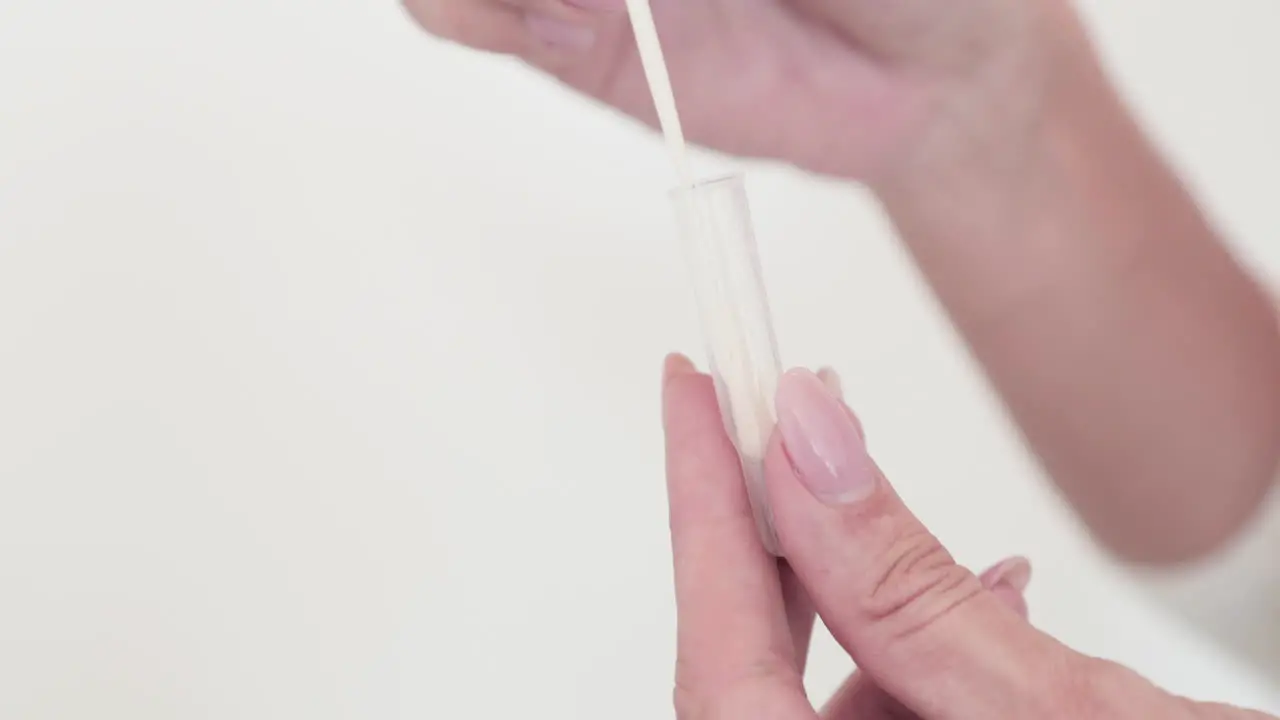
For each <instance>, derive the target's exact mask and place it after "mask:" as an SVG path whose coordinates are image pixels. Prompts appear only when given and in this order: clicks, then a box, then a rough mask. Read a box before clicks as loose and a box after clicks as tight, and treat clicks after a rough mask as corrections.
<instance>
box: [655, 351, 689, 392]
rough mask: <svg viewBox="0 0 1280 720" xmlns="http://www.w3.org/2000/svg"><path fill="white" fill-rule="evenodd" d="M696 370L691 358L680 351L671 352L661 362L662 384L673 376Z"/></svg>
mask: <svg viewBox="0 0 1280 720" xmlns="http://www.w3.org/2000/svg"><path fill="white" fill-rule="evenodd" d="M697 371H698V368H697V367H695V366H694V364H693V361H692V360H690V359H689V358H687V357H685V356H684V355H681V354H680V353H671V354H670V355H668V356H667V359H666V361H665V362H663V363H662V384H663V385H666V384H667V383H668V382H670V381H671V378H673V377H677V376H679V375H688V374H689V373H694V372H697Z"/></svg>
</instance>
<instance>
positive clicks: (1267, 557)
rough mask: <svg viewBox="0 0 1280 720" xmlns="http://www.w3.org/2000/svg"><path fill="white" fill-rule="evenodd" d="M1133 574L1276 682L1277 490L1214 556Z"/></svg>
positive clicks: (1279, 668)
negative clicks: (1178, 567) (1184, 564)
mask: <svg viewBox="0 0 1280 720" xmlns="http://www.w3.org/2000/svg"><path fill="white" fill-rule="evenodd" d="M1134 572H1135V574H1136V575H1137V576H1138V578H1139V580H1140V584H1141V585H1142V586H1144V587H1145V589H1146V590H1148V591H1149V592H1150V593H1152V594H1153V595H1155V596H1156V597H1157V598H1158V600H1160V601H1162V602H1164V603H1165V604H1167V605H1168V606H1171V607H1172V608H1173V610H1174V611H1175V612H1177V613H1178V614H1180V615H1182V616H1183V617H1185V618H1187V619H1188V620H1190V621H1191V622H1192V623H1194V624H1195V625H1196V626H1198V627H1199V628H1201V629H1202V630H1204V631H1206V632H1207V633H1208V634H1210V635H1211V636H1212V637H1213V638H1214V639H1215V640H1217V641H1218V642H1220V643H1221V644H1222V645H1223V646H1224V647H1225V648H1226V649H1227V650H1229V651H1231V652H1234V653H1236V654H1238V655H1240V656H1241V657H1243V658H1245V659H1247V660H1249V661H1251V662H1253V663H1254V664H1256V665H1258V666H1259V667H1260V669H1262V671H1263V672H1264V673H1267V674H1268V675H1269V676H1270V677H1272V678H1273V679H1275V680H1277V681H1280V489H1277V491H1276V492H1272V493H1271V496H1270V498H1269V499H1268V500H1267V502H1266V503H1265V505H1264V507H1263V508H1262V510H1261V512H1260V513H1259V514H1258V516H1257V517H1256V519H1255V520H1254V521H1253V523H1251V525H1250V527H1249V528H1247V529H1246V530H1245V532H1244V533H1243V534H1242V535H1241V536H1239V537H1238V538H1236V540H1235V541H1233V542H1232V544H1231V545H1230V546H1229V547H1228V548H1226V549H1225V550H1224V551H1223V552H1221V553H1219V554H1218V555H1216V556H1215V557H1212V558H1209V559H1208V560H1206V561H1204V562H1201V563H1198V564H1196V565H1195V566H1192V567H1186V568H1180V569H1176V570H1159V571H1156V570H1151V569H1139V570H1135V571H1134Z"/></svg>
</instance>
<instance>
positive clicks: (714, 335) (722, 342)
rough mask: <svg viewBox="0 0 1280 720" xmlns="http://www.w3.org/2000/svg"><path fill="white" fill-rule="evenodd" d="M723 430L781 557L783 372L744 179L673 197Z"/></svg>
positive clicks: (769, 544)
mask: <svg viewBox="0 0 1280 720" xmlns="http://www.w3.org/2000/svg"><path fill="white" fill-rule="evenodd" d="M671 197H672V200H673V202H674V204H675V210H676V217H677V220H678V221H679V225H680V234H681V239H682V244H683V246H684V248H685V254H686V257H687V260H688V265H689V271H690V274H691V275H692V279H693V285H694V292H695V295H696V297H697V303H698V311H699V315H700V316H701V325H702V332H703V335H704V337H705V341H706V344H707V355H708V361H709V363H710V368H709V369H710V372H711V376H712V378H713V379H714V380H715V386H716V398H717V400H718V402H719V404H720V413H721V416H722V417H723V419H724V425H725V430H727V431H728V434H729V437H730V439H732V440H733V444H734V446H735V447H736V448H737V450H738V455H739V457H740V458H741V460H742V471H743V476H744V478H745V480H746V483H747V494H748V496H749V497H750V499H751V507H752V510H753V511H754V513H755V519H756V526H757V527H758V528H759V530H760V538H761V540H762V542H763V543H764V546H765V548H766V549H767V550H768V551H769V552H770V553H773V554H774V555H778V554H779V549H778V539H777V535H776V533H775V532H774V529H773V513H772V511H771V510H770V508H769V499H768V493H767V490H766V488H765V482H764V454H765V451H766V450H767V449H768V445H769V439H770V436H771V435H772V433H773V428H774V425H775V423H776V422H777V413H776V410H775V408H774V394H775V392H776V391H777V385H778V377H779V375H780V374H781V372H782V365H781V362H780V360H779V358H778V347H777V340H776V339H775V337H774V333H773V322H772V320H771V317H770V313H769V302H768V298H767V296H766V294H765V290H764V281H763V278H762V276H761V272H760V260H759V254H758V252H757V249H756V239H755V231H754V229H753V227H752V222H751V212H750V208H749V207H748V203H747V193H746V186H745V184H744V180H743V176H742V175H741V174H735V175H729V176H726V177H722V178H718V179H714V180H708V181H705V182H700V183H697V184H694V185H691V186H687V187H681V188H677V189H676V190H674V191H673V192H672V195H671Z"/></svg>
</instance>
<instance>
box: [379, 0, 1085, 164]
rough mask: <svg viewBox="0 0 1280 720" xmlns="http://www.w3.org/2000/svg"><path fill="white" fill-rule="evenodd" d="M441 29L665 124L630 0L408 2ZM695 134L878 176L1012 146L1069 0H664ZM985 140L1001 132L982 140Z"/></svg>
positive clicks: (723, 145) (682, 96)
mask: <svg viewBox="0 0 1280 720" xmlns="http://www.w3.org/2000/svg"><path fill="white" fill-rule="evenodd" d="M405 2H406V6H407V8H408V9H409V11H410V13H411V14H412V15H413V16H414V17H415V18H416V19H417V20H418V21H419V22H420V23H421V24H422V25H423V26H424V27H426V28H427V29H428V30H429V31H431V32H433V33H435V34H437V35H440V36H442V37H445V38H447V39H450V40H453V41H456V42H460V43H463V44H466V45H470V46H473V47H476V48H480V49H484V50H488V51H494V52H499V53H507V54H513V55H517V56H519V57H521V58H523V59H524V60H526V61H528V62H530V63H532V64H534V65H536V66H538V67H541V68H543V69H545V70H547V71H548V72H551V73H552V74H554V75H556V76H557V77H559V78H560V79H561V80H562V81H564V82H565V83H567V84H568V85H570V86H572V87H574V88H576V89H578V90H580V91H582V92H584V93H587V94H589V95H591V96H594V97H596V98H598V99H600V100H603V101H604V102H606V103H608V104H610V105H613V106H615V107H617V108H619V109H621V110H622V111H624V112H626V113H628V114H630V115H633V116H635V117H638V118H640V119H642V120H644V121H646V122H648V123H650V124H652V123H653V122H654V121H655V115H654V112H653V106H652V102H651V100H650V97H649V94H648V88H647V85H646V84H645V80H644V76H643V73H642V69H641V66H640V62H639V58H638V56H637V53H636V49H635V40H634V37H633V35H632V34H631V28H630V24H629V22H628V19H627V17H626V12H625V4H624V0H405ZM652 4H653V11H654V16H655V19H656V21H657V23H658V26H659V33H660V34H661V36H662V40H663V45H664V49H665V51H666V56H667V62H668V64H669V66H670V71H671V76H672V82H673V85H674V88H675V92H676V95H677V101H678V103H679V106H680V110H681V113H682V116H683V120H684V123H685V125H686V128H685V130H686V134H687V135H688V136H689V137H690V139H692V140H694V141H696V142H700V143H703V144H706V145H708V146H711V147H714V148H717V149H719V150H723V151H726V152H730V153H734V154H739V155H750V156H762V157H769V158H775V159H781V160H785V161H788V162H792V163H795V164H797V165H800V166H802V167H805V168H808V169H810V170H814V171H817V172H824V173H830V174H837V175H844V176H847V177H854V178H858V179H865V180H875V179H879V178H882V177H887V176H888V175H890V174H892V173H893V172H895V171H896V170H899V169H901V168H903V167H904V166H907V165H910V164H912V163H913V161H914V160H916V159H917V158H918V157H919V156H920V155H921V154H927V155H938V154H942V155H946V154H949V153H955V152H958V151H959V152H964V153H965V154H972V153H973V152H975V151H974V150H973V149H972V148H969V149H965V150H959V149H958V148H956V147H955V146H957V145H973V144H974V143H975V138H976V136H977V135H979V134H982V135H984V136H987V137H991V138H993V139H996V140H998V141H999V144H1000V146H1001V147H1012V146H1014V145H1016V143H1015V142H1013V139H1014V137H1015V136H1016V135H1017V134H1019V132H1021V131H1022V129H1024V128H1029V127H1030V126H1031V125H1032V124H1033V122H1032V118H1034V116H1035V106H1036V105H1037V102H1038V98H1039V96H1040V95H1041V88H1042V86H1043V85H1044V82H1045V81H1044V72H1045V66H1046V64H1047V57H1048V56H1049V55H1050V54H1051V49H1052V47H1053V43H1051V42H1049V40H1050V39H1051V38H1052V37H1053V36H1054V35H1055V34H1056V33H1057V32H1058V31H1059V30H1061V28H1062V27H1064V26H1069V25H1071V24H1072V23H1070V22H1069V21H1068V22H1065V23H1064V22H1063V20H1064V13H1065V6H1064V3H1063V0H952V1H950V2H942V3H939V2H928V1H926V0H896V1H895V2H885V1H884V0H759V1H752V2H743V1H742V0H696V1H691V0H653V3H652ZM978 144H985V143H978Z"/></svg>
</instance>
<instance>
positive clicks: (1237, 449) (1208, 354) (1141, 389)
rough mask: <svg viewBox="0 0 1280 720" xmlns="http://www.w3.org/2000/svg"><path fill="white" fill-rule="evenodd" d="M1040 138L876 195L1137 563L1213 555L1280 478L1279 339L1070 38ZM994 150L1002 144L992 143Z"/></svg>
mask: <svg viewBox="0 0 1280 720" xmlns="http://www.w3.org/2000/svg"><path fill="white" fill-rule="evenodd" d="M1058 27H1059V29H1060V30H1061V32H1060V33H1057V36H1058V37H1059V38H1061V40H1062V42H1061V43H1060V45H1059V46H1058V47H1056V48H1055V49H1054V51H1053V52H1051V53H1050V54H1051V56H1052V58H1053V59H1052V62H1051V63H1050V70H1049V72H1050V79H1049V82H1047V83H1046V87H1047V88H1049V90H1048V94H1047V97H1046V99H1045V101H1044V110H1043V115H1042V116H1041V117H1042V118H1043V119H1042V121H1041V122H1039V123H1035V124H1034V129H1033V130H1032V131H1031V132H1029V133H1028V134H1027V135H1026V136H1025V137H1018V138H1012V139H1011V138H1010V137H1009V136H1008V134H1007V133H1006V134H1003V135H1002V134H1001V133H1000V132H999V131H998V130H996V129H995V128H996V126H995V125H988V126H987V127H988V128H991V129H990V130H979V131H977V132H975V134H974V137H976V138H979V141H978V142H972V141H971V142H969V143H968V148H969V150H968V151H967V152H968V154H967V155H965V156H963V157H961V156H957V155H954V154H953V155H951V156H950V157H947V158H946V159H945V160H944V159H939V158H938V154H936V153H934V154H932V155H933V157H934V158H935V159H933V160H930V161H929V162H928V164H919V165H916V166H913V167H911V168H910V169H909V170H907V171H904V172H902V173H900V174H898V175H897V176H895V177H893V178H891V179H890V180H888V181H887V182H885V183H882V184H881V185H880V186H879V188H878V189H879V195H880V198H881V200H882V202H883V203H884V205H885V207H886V208H887V210H888V212H889V213H890V215H891V217H892V218H893V220H894V222H895V223H896V225H897V227H898V229H899V231H900V232H901V234H902V235H903V237H904V238H905V240H906V242H907V244H908V245H909V247H910V249H911V251H912V253H913V254H914V256H915V257H916V259H917V261H918V263H919V265H920V267H921V268H922V270H923V272H924V274H925V276H926V277H927V279H928V281H929V282H930V283H931V285H932V286H933V288H934V290H935V291H936V293H937V294H938V296H939V297H940V299H941V300H942V302H943V303H944V304H945V306H946V308H947V310H948V312H949V313H950V314H951V316H952V318H953V320H954V322H955V323H956V325H957V326H958V328H959V329H960V331H961V333H962V334H963V336H964V338H965V340H966V341H967V342H968V343H969V345H970V346H971V348H972V350H973V352H974V353H975V355H976V356H977V358H978V359H979V361H980V362H981V364H982V365H983V367H984V368H985V370H986V372H987V373H988V375H989V377H990V379H991V381H992V383H993V384H994V386H995V388H996V389H997V390H998V391H999V393H1000V395H1001V397H1002V398H1003V400H1004V402H1005V403H1006V404H1007V406H1008V408H1009V409H1010V411H1011V412H1012V414H1013V416H1014V418H1015V420H1016V421H1017V423H1018V425H1019V427H1020V428H1021V429H1022V432H1023V433H1024V434H1025V435H1026V438H1027V440H1028V441H1029V442H1030V444H1031V446H1032V448H1034V450H1035V452H1036V453H1037V454H1038V456H1039V457H1040V459H1041V461H1042V462H1043V464H1044V466H1045V467H1046V469H1047V470H1048V472H1049V473H1050V474H1051V475H1052V477H1053V478H1054V480H1055V481H1056V483H1057V484H1058V485H1059V487H1060V488H1061V490H1062V491H1063V492H1064V494H1065V495H1066V496H1067V498H1068V499H1069V500H1070V501H1071V502H1072V503H1073V504H1074V505H1075V507H1076V508H1077V509H1078V510H1079V512H1080V513H1081V514H1082V516H1083V517H1084V520H1085V521H1086V523H1087V524H1088V525H1089V526H1090V527H1091V528H1092V530H1093V531H1094V532H1095V533H1096V535H1097V536H1098V538H1099V539H1100V540H1101V541H1102V542H1103V543H1105V544H1106V545H1107V546H1108V547H1110V548H1111V549H1112V550H1114V551H1116V552H1118V553H1119V554H1120V555H1122V556H1124V557H1125V558H1127V559H1130V560H1136V561H1143V562H1172V561H1180V560H1186V559H1189V558H1192V557H1195V556H1199V555H1202V554H1204V553H1206V552H1208V551H1211V550H1213V549H1215V548H1216V547H1218V546H1220V545H1221V544H1222V543H1223V542H1224V541H1225V540H1226V539H1227V538H1228V537H1230V536H1231V535H1232V534H1233V533H1234V532H1235V531H1236V530H1238V529H1239V528H1240V527H1241V526H1242V525H1243V524H1244V522H1245V520H1246V519H1247V518H1248V517H1249V516H1250V514H1251V512H1252V511H1253V509H1254V508H1256V507H1258V506H1259V505H1260V504H1261V501H1262V498H1263V496H1264V494H1265V493H1266V491H1267V490H1268V488H1269V487H1270V486H1271V484H1272V478H1273V473H1274V472H1275V470H1276V466H1277V462H1278V459H1280V330H1278V328H1277V323H1276V318H1275V315H1274V313H1273V310H1272V306H1271V303H1270V302H1269V300H1268V298H1267V296H1266V294H1264V292H1262V290H1260V289H1259V287H1258V286H1257V284H1255V282H1254V281H1253V280H1252V279H1250V277H1249V276H1248V275H1247V274H1246V272H1245V271H1244V270H1243V269H1242V268H1241V267H1240V265H1239V264H1238V263H1237V262H1236V261H1235V260H1234V259H1233V258H1232V257H1231V255H1230V253H1229V252H1228V250H1227V249H1226V248H1225V247H1224V246H1223V245H1222V244H1221V243H1220V242H1219V240H1218V238H1217V237H1215V235H1214V232H1213V230H1212V229H1211V228H1210V227H1209V226H1208V224H1207V222H1206V220H1205V218H1204V216H1203V215H1202V213H1201V212H1200V211H1199V209H1198V208H1197V207H1196V205H1195V203H1194V201H1193V200H1192V199H1191V198H1190V197H1189V195H1188V194H1187V192H1186V191H1185V190H1184V188H1183V187H1182V186H1181V185H1180V183H1179V182H1178V180H1177V179H1176V178H1175V177H1174V175H1173V174H1172V173H1171V171H1170V170H1169V168H1168V167H1167V166H1166V165H1165V164H1164V163H1163V162H1162V161H1161V159H1160V157H1159V156H1158V155H1157V153H1156V151H1155V150H1154V149H1153V148H1152V146H1151V145H1150V143H1149V142H1148V141H1147V139H1146V138H1145V137H1144V136H1143V133H1142V131H1141V130H1140V129H1139V128H1138V127H1137V125H1136V123H1135V122H1134V121H1133V119H1132V118H1131V117H1130V115H1129V113H1128V112H1127V111H1126V109H1125V108H1124V107H1123V104H1122V103H1121V102H1120V101H1119V99H1118V98H1117V97H1116V94H1115V92H1114V91H1113V89H1112V88H1111V86H1110V85H1109V83H1108V81H1107V80H1106V78H1105V76H1104V73H1103V71H1102V70H1101V68H1100V67H1099V65H1098V62H1097V60H1096V56H1095V54H1094V52H1093V50H1092V48H1091V47H1090V46H1089V44H1088V42H1087V40H1086V39H1085V33H1084V31H1083V29H1082V28H1081V27H1080V26H1079V25H1078V23H1077V22H1076V21H1075V20H1074V18H1067V17H1065V15H1064V16H1063V17H1061V18H1058ZM983 136H986V137H989V138H990V143H987V144H984V143H983V142H981V138H982V137H983Z"/></svg>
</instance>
